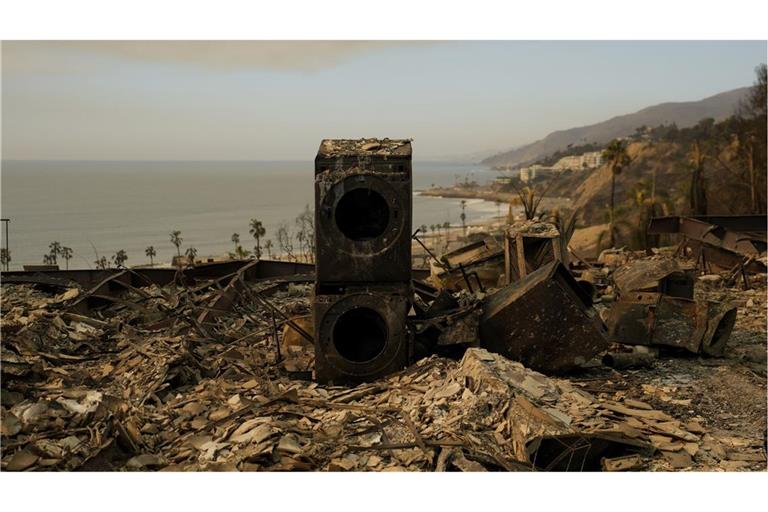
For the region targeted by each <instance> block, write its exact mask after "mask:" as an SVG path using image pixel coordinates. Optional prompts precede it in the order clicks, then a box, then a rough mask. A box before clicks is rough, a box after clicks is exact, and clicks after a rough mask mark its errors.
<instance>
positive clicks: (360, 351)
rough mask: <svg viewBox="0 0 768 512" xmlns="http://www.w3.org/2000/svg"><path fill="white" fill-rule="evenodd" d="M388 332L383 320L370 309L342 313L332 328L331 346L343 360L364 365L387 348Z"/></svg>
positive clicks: (360, 308)
mask: <svg viewBox="0 0 768 512" xmlns="http://www.w3.org/2000/svg"><path fill="white" fill-rule="evenodd" d="M388 338H389V332H388V330H387V324H386V322H385V321H384V318H382V316H381V315H380V314H379V313H377V312H376V311H374V310H373V309H370V308H365V307H358V308H353V309H350V310H349V311H346V312H344V313H343V314H342V315H341V316H339V318H338V319H337V320H336V324H335V325H334V327H333V346H334V348H335V349H336V352H338V353H339V355H340V356H341V357H343V358H344V359H346V360H348V361H351V362H353V363H365V362H368V361H372V360H373V359H375V358H376V357H378V356H379V355H380V354H381V353H382V352H384V349H385V348H386V346H387V340H388Z"/></svg>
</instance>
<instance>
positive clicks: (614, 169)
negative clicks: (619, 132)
mask: <svg viewBox="0 0 768 512" xmlns="http://www.w3.org/2000/svg"><path fill="white" fill-rule="evenodd" d="M603 161H604V162H606V163H607V164H608V168H609V169H610V170H611V202H610V203H609V206H608V215H609V217H608V219H609V227H608V242H609V244H610V246H611V247H613V246H614V243H615V239H614V236H615V234H614V222H615V218H614V205H615V195H616V176H618V175H619V174H621V171H622V170H623V169H624V167H626V166H628V165H629V164H630V163H632V159H631V158H629V154H628V153H627V147H626V145H625V144H624V142H623V141H621V140H619V139H613V140H612V141H611V142H609V143H608V145H607V146H606V147H605V149H604V150H603Z"/></svg>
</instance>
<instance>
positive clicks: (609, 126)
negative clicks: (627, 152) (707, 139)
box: [482, 87, 749, 166]
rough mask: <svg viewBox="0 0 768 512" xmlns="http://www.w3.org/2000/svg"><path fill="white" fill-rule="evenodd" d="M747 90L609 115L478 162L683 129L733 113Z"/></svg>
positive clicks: (502, 162)
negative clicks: (651, 129)
mask: <svg viewBox="0 0 768 512" xmlns="http://www.w3.org/2000/svg"><path fill="white" fill-rule="evenodd" d="M748 91H749V87H742V88H740V89H734V90H732V91H727V92H723V93H720V94H716V95H715V96H710V97H709V98H704V99H703V100H699V101H686V102H676V103H675V102H671V103H661V104H659V105H654V106H651V107H647V108H644V109H642V110H639V111H638V112H635V113H633V114H626V115H623V116H617V117H613V118H611V119H608V120H607V121H603V122H601V123H597V124H593V125H589V126H581V127H578V128H571V129H568V130H559V131H556V132H552V133H550V134H549V135H547V136H546V137H544V138H543V139H541V140H538V141H536V142H533V143H531V144H527V145H525V146H521V147H519V148H516V149H513V150H510V151H506V152H504V153H500V154H498V155H495V156H492V157H490V158H486V159H485V160H483V161H482V163H483V164H484V165H488V166H514V165H522V164H526V163H531V162H534V161H536V160H538V159H540V158H543V157H545V156H547V155H550V154H552V153H554V152H555V151H559V150H563V149H565V148H566V147H567V146H568V145H569V144H583V143H584V142H597V143H600V144H602V143H606V142H608V141H610V140H611V139H614V138H617V137H624V136H627V135H631V134H632V133H634V131H635V129H636V128H638V127H640V126H643V125H645V126H658V125H661V124H672V123H675V124H677V126H678V127H679V128H685V127H688V126H693V125H694V124H696V123H697V122H698V121H699V120H701V119H703V118H706V117H712V118H714V119H715V120H718V121H719V120H721V119H724V118H726V117H728V116H730V115H732V114H733V113H734V110H735V109H736V106H737V105H738V103H739V101H741V100H742V99H743V98H744V97H745V96H746V94H747V92H748Z"/></svg>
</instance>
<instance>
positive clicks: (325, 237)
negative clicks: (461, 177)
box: [315, 139, 412, 283]
mask: <svg viewBox="0 0 768 512" xmlns="http://www.w3.org/2000/svg"><path fill="white" fill-rule="evenodd" d="M411 195H412V182H411V143H410V141H408V140H390V139H357V140H348V139H341V140H330V139H327V140H324V141H323V142H322V143H321V144H320V149H319V150H318V153H317V157H316V159H315V228H316V233H317V241H316V246H315V247H316V251H317V254H316V272H317V280H318V282H325V283H345V282H361V281H363V282H371V283H373V282H388V283H393V282H400V283H407V282H409V281H410V279H411V209H412V207H411V203H412V198H411Z"/></svg>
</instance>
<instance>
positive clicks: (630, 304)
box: [605, 293, 736, 356]
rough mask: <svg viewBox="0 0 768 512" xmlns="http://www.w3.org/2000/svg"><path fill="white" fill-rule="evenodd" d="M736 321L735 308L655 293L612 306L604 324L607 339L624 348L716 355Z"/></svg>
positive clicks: (721, 348) (723, 348)
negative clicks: (651, 347)
mask: <svg viewBox="0 0 768 512" xmlns="http://www.w3.org/2000/svg"><path fill="white" fill-rule="evenodd" d="M735 322H736V308H735V307H733V306H731V305H728V304H723V303H719V302H714V301H693V300H688V299H683V298H679V297H669V296H667V295H662V294H659V293H646V294H640V296H638V297H633V298H632V300H622V301H619V302H616V303H614V304H613V305H612V306H611V309H610V310H609V311H608V314H607V317H606V319H605V323H606V325H607V326H608V338H609V339H610V340H611V341H615V342H617V343H623V344H626V345H661V346H668V347H676V348H682V349H685V350H687V351H689V352H693V353H702V352H703V353H705V354H708V355H711V356H720V355H722V354H723V352H724V350H725V345H726V343H727V341H728V338H729V337H730V335H731V331H732V330H733V325H734V323H735Z"/></svg>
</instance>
